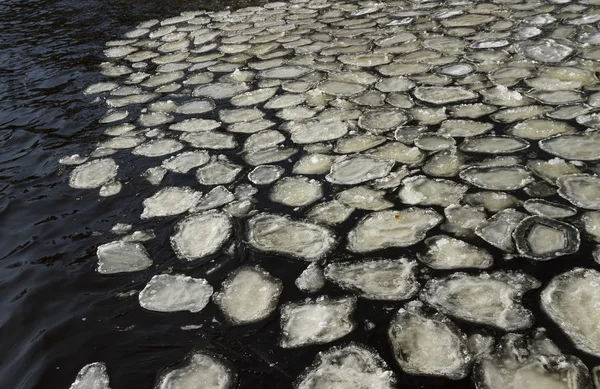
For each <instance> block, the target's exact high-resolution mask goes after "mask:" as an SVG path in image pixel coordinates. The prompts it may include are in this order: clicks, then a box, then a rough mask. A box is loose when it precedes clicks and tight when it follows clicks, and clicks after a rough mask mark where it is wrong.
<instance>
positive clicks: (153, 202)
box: [140, 186, 202, 219]
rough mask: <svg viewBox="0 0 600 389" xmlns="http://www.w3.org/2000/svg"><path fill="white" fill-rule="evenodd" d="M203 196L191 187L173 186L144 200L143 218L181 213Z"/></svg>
mask: <svg viewBox="0 0 600 389" xmlns="http://www.w3.org/2000/svg"><path fill="white" fill-rule="evenodd" d="M200 197H202V193H201V192H197V191H195V190H193V189H191V188H189V187H177V186H171V187H167V188H163V189H161V190H159V191H158V192H156V193H155V194H154V195H153V196H152V197H148V198H147V199H146V200H144V211H143V212H142V215H141V216H140V217H141V218H142V219H148V218H151V217H162V216H172V215H179V214H181V213H184V212H187V211H188V210H190V209H191V208H193V207H194V206H195V205H196V204H197V203H198V201H199V200H200Z"/></svg>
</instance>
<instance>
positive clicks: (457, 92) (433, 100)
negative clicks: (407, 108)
mask: <svg viewBox="0 0 600 389" xmlns="http://www.w3.org/2000/svg"><path fill="white" fill-rule="evenodd" d="M413 94H414V96H415V97H416V98H417V99H419V100H422V101H424V102H426V103H430V104H436V105H442V104H450V103H457V102H460V101H465V100H473V99H476V98H477V94H475V93H473V92H472V91H470V90H468V89H465V88H461V87H455V86H449V87H438V86H430V87H418V88H415V90H414V93H413Z"/></svg>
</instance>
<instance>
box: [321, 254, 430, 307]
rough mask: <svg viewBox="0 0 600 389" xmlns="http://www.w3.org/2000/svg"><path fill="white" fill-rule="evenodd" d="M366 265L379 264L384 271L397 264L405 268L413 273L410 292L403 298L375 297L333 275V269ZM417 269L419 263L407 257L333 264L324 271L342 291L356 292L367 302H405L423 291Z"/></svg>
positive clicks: (391, 296) (409, 282) (409, 280)
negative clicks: (385, 268) (387, 266)
mask: <svg viewBox="0 0 600 389" xmlns="http://www.w3.org/2000/svg"><path fill="white" fill-rule="evenodd" d="M366 264H373V265H374V266H375V265H377V264H381V265H382V266H381V267H379V266H375V267H377V268H378V269H383V268H384V267H385V266H386V265H396V264H399V265H401V266H402V267H405V268H406V269H407V270H408V271H409V272H411V273H410V274H409V276H408V277H407V278H408V280H407V284H409V285H408V286H409V288H407V289H409V291H408V292H407V293H406V295H405V296H403V297H402V298H398V296H394V295H387V296H381V295H375V294H372V293H369V292H368V291H364V290H361V289H360V288H357V287H356V286H354V285H352V284H351V283H349V282H346V281H345V280H342V279H339V278H335V277H333V276H332V275H331V273H332V271H333V270H332V269H333V268H336V267H339V268H343V267H344V266H346V265H350V266H352V265H355V266H360V265H366ZM417 267H418V264H417V261H415V260H414V259H410V258H406V257H401V258H397V259H387V258H377V259H365V260H359V261H344V262H332V263H330V264H328V265H327V266H326V267H325V268H324V269H323V275H324V276H325V278H326V279H327V280H328V281H329V282H332V283H334V284H336V285H337V286H339V287H340V288H341V289H344V290H348V291H351V292H354V293H356V294H357V295H358V297H362V298H364V299H367V300H379V301H403V300H409V299H411V298H413V297H414V296H416V295H417V293H419V290H420V289H421V285H420V284H419V282H418V281H417V278H416V270H417ZM388 271H391V270H389V269H388Z"/></svg>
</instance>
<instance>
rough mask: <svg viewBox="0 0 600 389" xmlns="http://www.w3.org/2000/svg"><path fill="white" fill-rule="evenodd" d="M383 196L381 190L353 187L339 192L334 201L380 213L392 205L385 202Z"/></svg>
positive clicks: (389, 202) (383, 193)
mask: <svg viewBox="0 0 600 389" xmlns="http://www.w3.org/2000/svg"><path fill="white" fill-rule="evenodd" d="M384 196H385V192H384V191H382V190H374V189H371V188H368V187H366V186H355V187H352V188H350V189H346V190H345V191H343V192H340V193H339V194H338V195H337V196H336V199H337V200H338V201H339V202H340V203H344V204H345V205H347V206H349V207H353V208H358V209H366V210H370V211H380V210H382V209H387V208H391V207H392V206H393V205H394V203H392V202H391V201H388V200H386V199H385V198H384Z"/></svg>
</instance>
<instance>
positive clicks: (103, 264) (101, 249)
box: [96, 241, 152, 274]
mask: <svg viewBox="0 0 600 389" xmlns="http://www.w3.org/2000/svg"><path fill="white" fill-rule="evenodd" d="M96 255H97V256H98V273H100V274H114V273H126V272H134V271H140V270H145V269H147V268H149V267H150V266H152V260H151V259H150V257H149V256H148V252H146V249H145V248H144V246H142V245H141V244H140V243H133V242H121V241H115V242H110V243H106V244H103V245H101V246H98V250H97V251H96Z"/></svg>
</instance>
